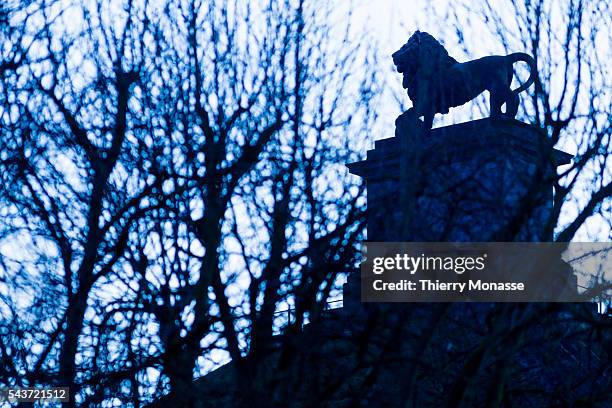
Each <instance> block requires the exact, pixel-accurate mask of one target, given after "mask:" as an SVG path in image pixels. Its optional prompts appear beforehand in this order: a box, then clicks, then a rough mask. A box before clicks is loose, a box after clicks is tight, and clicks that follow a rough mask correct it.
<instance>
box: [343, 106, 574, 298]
mask: <svg viewBox="0 0 612 408" xmlns="http://www.w3.org/2000/svg"><path fill="white" fill-rule="evenodd" d="M396 126H397V129H396V136H395V137H393V138H389V139H383V140H378V141H376V143H375V147H374V149H373V150H370V151H368V152H367V159H366V160H364V161H361V162H357V163H351V164H348V165H347V166H348V168H349V170H350V172H351V173H353V174H356V175H358V176H361V177H363V178H364V179H365V181H366V184H367V194H368V224H367V227H368V241H370V242H399V241H412V242H444V241H450V242H487V241H525V242H529V241H535V242H538V241H550V240H552V227H553V226H554V224H552V225H551V223H550V222H549V221H550V215H551V210H552V204H553V202H552V201H553V200H552V199H553V183H554V179H555V177H554V176H555V174H556V168H557V166H559V165H562V164H567V163H570V161H571V158H572V156H571V155H569V154H567V153H565V152H562V151H559V150H556V149H554V148H552V146H550V144H549V143H548V140H547V138H546V137H545V135H544V134H543V133H542V131H541V130H539V129H537V128H535V127H533V126H531V125H528V124H525V123H522V122H519V121H517V120H514V119H491V118H487V119H480V120H475V121H472V122H467V123H460V124H456V125H452V126H446V127H442V128H437V129H433V130H431V131H430V132H429V133H428V134H426V133H425V132H423V131H422V129H421V128H419V127H418V126H415V124H414V123H410V122H408V121H404V120H403V117H402V116H400V117H399V118H398V121H397V122H396ZM349 281H350V282H349V284H347V285H346V287H345V291H346V292H347V293H346V295H347V296H348V298H347V297H345V304H347V303H350V302H351V300H350V299H351V298H352V299H355V295H356V294H357V296H358V294H359V288H358V287H351V286H355V285H358V279H355V278H353V279H351V278H349ZM357 299H358V297H357Z"/></svg>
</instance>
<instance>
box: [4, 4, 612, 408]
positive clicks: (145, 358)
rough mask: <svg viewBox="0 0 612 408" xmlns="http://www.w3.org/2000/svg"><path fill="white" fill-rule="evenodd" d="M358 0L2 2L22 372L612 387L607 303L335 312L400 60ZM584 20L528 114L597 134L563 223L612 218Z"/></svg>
mask: <svg viewBox="0 0 612 408" xmlns="http://www.w3.org/2000/svg"><path fill="white" fill-rule="evenodd" d="M568 2H569V3H571V4H572V5H573V6H572V7H573V8H572V9H571V10H573V11H572V13H573V14H571V15H570V17H569V21H570V23H571V24H574V25H575V24H578V26H579V25H580V23H581V21H582V20H580V17H578V15H580V13H588V12H590V11H589V10H587V9H586V8H585V9H583V6H582V4H581V3H580V2H578V3H577V4H575V5H574V3H576V2H574V1H568ZM526 3H528V4H529V6H528V7H532V5H531V3H532V2H526ZM574 6H575V7H574ZM344 7H345V5H338V4H335V3H328V2H319V1H316V2H315V1H313V2H308V1H305V0H295V1H290V0H280V1H273V0H270V1H263V2H249V1H238V0H236V1H232V0H219V1H211V2H204V1H193V0H167V1H156V2H149V1H147V0H141V1H139V0H91V1H84V2H74V3H71V2H67V1H53V0H48V1H36V0H9V1H7V2H2V3H0V384H2V385H8V386H48V385H69V386H70V387H71V392H72V394H73V396H74V398H73V399H72V401H71V402H70V403H67V404H66V406H132V407H140V406H145V405H147V404H149V403H152V402H154V401H158V400H159V399H160V398H162V397H163V396H164V395H166V394H169V393H170V396H167V397H165V398H166V399H165V400H161V404H162V405H163V406H168V407H170V406H180V404H187V405H186V406H188V404H190V403H194V404H195V402H194V401H198V404H203V405H201V406H228V405H232V404H236V405H238V404H241V405H243V406H290V405H296V406H322V405H325V404H326V403H327V402H329V404H331V405H328V406H355V404H357V403H359V402H360V401H361V402H364V403H368V404H369V405H370V406H376V401H380V400H377V399H376V398H377V396H379V395H380V393H381V387H383V389H384V384H395V385H396V388H395V389H401V390H402V391H401V392H395V393H394V394H393V393H391V394H389V395H393V396H394V397H393V398H396V400H395V401H396V402H397V401H398V399H401V401H403V402H404V403H405V404H408V405H407V406H419V402H420V403H423V402H427V403H429V404H435V406H439V403H440V401H444V402H446V404H447V406H449V407H450V406H457V405H458V404H459V403H461V402H463V403H464V404H466V406H467V405H470V404H487V406H503V405H504V404H505V405H508V404H510V403H511V402H512V401H514V403H516V404H519V403H520V406H529V405H527V403H525V401H530V400H529V395H531V394H537V396H538V398H539V399H538V400H537V401H540V402H542V401H545V402H546V404H547V405H554V404H558V405H560V406H567V405H572V404H573V405H576V404H578V403H582V404H583V405H584V406H589V404H594V403H600V404H606V403H607V402H608V401H609V390H610V387H609V386H610V370H611V369H612V367H611V366H610V361H611V359H610V356H609V354H606V352H605V350H606V345H609V344H610V340H611V338H610V330H609V329H610V321H609V320H605V319H603V318H602V317H601V316H598V315H596V314H595V313H594V312H593V310H592V308H591V309H589V307H588V306H586V307H585V306H577V307H576V308H570V307H568V308H559V307H556V306H555V307H552V306H550V307H547V306H538V305H531V306H516V305H505V306H501V305H489V306H484V307H482V308H477V309H475V310H472V308H465V310H464V308H459V309H458V310H456V309H451V310H450V311H449V310H446V307H442V306H440V307H437V306H435V307H434V306H431V307H425V308H424V309H423V308H415V309H405V308H400V309H398V310H396V312H394V313H388V311H386V310H385V309H384V308H382V309H380V310H379V309H376V310H374V311H371V312H370V313H369V314H367V316H366V315H365V314H364V316H363V318H362V319H358V321H354V320H352V318H349V317H347V315H346V314H342V313H339V312H337V311H330V310H328V309H329V308H330V305H331V306H333V305H335V304H336V303H333V302H332V303H330V300H332V299H335V298H337V296H338V294H339V286H340V282H341V281H342V279H343V277H344V275H345V273H347V272H350V271H353V270H354V269H355V267H356V265H357V264H358V258H359V243H360V242H362V241H363V240H364V239H365V218H366V217H365V214H366V212H365V210H366V208H365V186H364V185H362V184H361V183H360V182H359V180H358V179H357V178H355V177H353V176H350V175H349V174H348V173H347V171H346V169H345V167H344V164H345V163H348V162H354V161H356V160H358V158H359V156H360V155H362V154H363V153H364V152H365V150H366V147H367V146H366V144H365V142H366V141H367V137H371V130H372V129H373V126H374V124H375V122H376V119H377V116H376V112H375V109H374V108H375V107H376V104H375V97H376V96H377V95H380V94H382V91H381V90H380V84H381V83H383V81H382V79H381V74H380V72H379V64H376V63H375V62H376V59H375V58H376V53H374V52H372V50H371V49H370V48H368V47H369V44H370V43H371V42H370V41H368V39H367V38H366V37H365V35H364V34H363V33H362V32H360V30H359V27H355V26H352V25H351V24H350V21H351V12H350V10H344ZM585 7H586V6H585ZM597 7H603V8H605V7H607V6H605V5H602V6H597ZM530 10H531V9H530ZM597 10H598V12H599V13H603V12H604V11H601V10H600V9H597ZM532 12H533V10H531V11H529V13H532ZM539 13H540V14H533V15H535V16H544V15H545V14H546V13H545V10H540V11H539ZM576 13H578V14H576ZM527 16H528V18H529V19H530V20H529V24H530V25H529V27H539V26H538V24H543V23H541V21H540V20H536V21H533V19H532V18H533V17H532V14H528V15H527ZM494 22H495V23H499V21H498V20H495V21H494ZM543 27H546V26H545V25H543ZM572 27H573V28H568V34H567V35H568V37H567V38H568V39H567V42H566V44H565V45H566V48H565V49H566V50H567V54H554V55H564V58H562V61H565V65H564V66H565V67H566V83H572V84H574V85H573V86H571V87H569V88H568V89H567V90H566V89H565V88H563V91H562V94H561V96H560V98H561V99H560V100H558V103H557V102H551V99H550V93H551V90H550V89H551V88H552V87H554V86H555V85H554V84H553V82H554V80H552V79H551V78H550V77H547V76H546V72H547V71H546V70H548V67H550V65H549V64H547V63H546V61H547V58H548V59H551V58H552V57H551V55H546V54H544V55H539V56H538V55H534V56H535V57H536V63H537V64H538V68H540V69H544V71H543V73H544V75H540V78H541V79H540V80H539V82H537V83H536V85H537V86H536V90H535V93H534V94H533V96H532V100H531V105H529V108H528V112H522V113H523V114H525V113H534V116H533V117H535V118H536V122H537V125H539V126H541V127H545V128H546V129H547V130H548V131H549V137H550V138H551V140H552V141H553V142H557V141H559V140H561V139H562V138H563V137H568V138H570V139H571V138H572V137H574V138H575V143H576V145H577V146H578V147H579V155H578V157H577V160H576V161H575V163H574V166H573V167H572V169H569V170H567V171H566V172H565V173H564V174H562V175H561V177H559V178H558V179H557V180H556V188H557V191H559V192H560V194H557V195H555V207H554V209H555V211H554V213H553V217H552V218H551V220H550V222H549V225H548V226H547V228H548V229H550V230H551V231H552V230H553V229H555V228H556V229H557V230H558V235H557V236H558V238H559V240H563V241H568V240H570V239H572V238H573V237H574V236H575V235H576V233H577V231H579V230H580V228H582V227H583V226H585V225H587V224H588V221H589V220H593V219H595V220H596V222H599V224H598V225H605V224H606V223H607V226H608V227H609V223H610V202H609V201H608V199H609V197H610V196H611V195H612V186H611V184H610V171H609V168H610V166H609V163H608V161H609V157H608V155H609V153H610V143H609V142H610V124H609V118H610V109H609V94H607V96H606V95H605V94H601V93H598V87H603V86H606V84H608V82H605V81H604V82H602V80H601V76H600V73H599V71H597V70H598V69H600V68H598V66H597V63H601V64H604V63H605V58H606V56H603V57H601V61H600V60H599V59H598V57H597V56H595V57H593V56H591V54H590V52H591V51H592V49H590V48H589V46H588V44H592V43H593V42H595V41H600V39H599V37H597V36H596V35H594V34H593V35H591V36H589V34H588V33H586V32H585V33H582V34H581V35H580V36H579V37H580V38H581V40H580V41H583V42H582V43H581V42H580V41H578V42H577V40H575V38H576V37H575V35H576V34H575V32H576V31H575V30H576V28H575V27H574V26H572ZM594 27H597V26H596V25H594ZM538 32H539V31H533V30H532V29H531V28H530V29H529V30H527V31H521V34H523V35H524V36H525V38H527V39H526V40H525V41H526V43H527V44H529V41H531V43H532V44H535V45H534V47H535V48H534V49H535V50H539V49H541V48H540V47H542V46H541V45H539V44H537V43H533V41H535V39H539V38H542V37H541V36H539V35H537V33H538ZM608 32H609V31H608ZM549 34H550V33H549ZM530 36H532V37H530ZM398 42H399V41H398ZM531 51H533V50H531ZM584 53H587V54H588V55H589V58H591V57H592V59H589V60H588V61H587V60H581V59H580V58H579V56H580V55H582V54H584ZM534 54H535V53H534ZM585 58H586V57H585ZM576 61H577V62H576ZM388 62H389V64H390V63H391V61H388ZM576 63H577V64H579V66H578V67H577V68H575V66H574V65H573V64H576ZM576 70H577V71H576ZM582 72H590V74H591V76H590V77H588V78H591V79H586V80H585V79H584V78H585V76H584V75H583V74H582ZM583 89H586V91H584V90H583ZM555 97H556V96H555ZM606 98H607V101H608V105H607V106H605V101H606ZM555 101H557V99H555ZM602 103H603V104H604V105H602ZM553 104H554V106H553ZM602 106H603V107H602ZM583 107H585V108H584V109H583ZM532 111H534V112H532ZM584 130H588V132H585V131H584ZM390 133H391V132H390ZM568 220H569V221H568ZM602 220H604V221H602ZM587 226H588V227H589V228H590V229H589V230H588V232H590V233H594V234H595V232H593V231H592V224H591V225H587ZM608 238H609V237H608ZM469 313H474V314H476V315H478V317H477V318H474V319H472V320H471V321H470V322H469V323H468V322H467V321H465V320H461V319H465V316H466V315H468V314H469ZM406 322H414V324H413V323H410V324H406ZM416 322H419V323H418V324H417V323H416ZM281 332H282V333H281ZM400 338H407V339H408V338H409V339H410V341H407V342H404V343H401V342H399V341H398V339H400ZM400 343H401V344H403V345H399V344H400ZM549 343H550V344H551V345H550V346H549ZM441 350H445V353H444V357H443V358H439V357H438V356H439V353H440V351H441ZM552 352H554V353H555V355H552V354H551V353H552ZM556 353H559V359H562V361H563V364H559V365H556V366H555V370H557V372H554V373H552V375H553V376H555V382H554V383H552V382H551V383H546V384H544V381H543V380H542V378H548V377H542V375H551V374H542V373H543V372H544V371H546V370H548V372H550V371H551V369H550V361H557V362H558V359H557V357H556V355H557V354H556ZM517 356H520V358H518V357H517ZM390 360H393V361H394V364H397V363H398V362H399V363H406V364H405V365H403V366H401V367H400V368H394V370H395V371H392V372H397V373H399V374H398V376H397V377H396V379H395V380H394V379H393V378H389V371H388V370H387V371H385V369H384V367H385V364H387V362H388V361H390ZM230 361H231V363H230V364H226V365H225V366H223V367H222V368H221V369H219V370H217V371H215V372H214V373H213V374H212V376H208V378H211V380H210V381H209V382H205V384H201V382H202V380H199V381H198V382H196V383H195V385H194V382H193V381H194V379H195V378H198V377H201V376H203V375H204V374H206V373H209V372H211V370H213V369H215V368H217V367H220V366H221V365H223V364H225V363H227V362H230ZM381 367H383V368H381ZM402 370H403V371H402ZM204 378H207V377H204ZM398 378H401V379H402V380H401V381H399V382H398V381H397V379H398ZM513 378H514V379H516V378H518V379H519V380H520V381H516V382H513V381H512V380H513ZM485 380H486V381H489V380H491V382H490V383H489V385H488V386H487V387H488V388H487V391H486V394H481V393H480V391H479V388H478V384H479V383H480V382H482V381H485ZM568 390H573V391H572V392H568ZM564 395H567V398H565V397H564ZM168 399H169V400H168ZM186 401H190V402H189V403H186ZM206 401H208V402H206ZM215 401H216V402H215ZM158 402H159V401H158ZM392 403H393V402H390V403H389V404H392ZM410 404H413V405H410ZM389 406H392V405H389ZM432 406H434V405H432ZM517 406H519V405H517ZM534 406H536V405H534ZM540 406H541V405H540Z"/></svg>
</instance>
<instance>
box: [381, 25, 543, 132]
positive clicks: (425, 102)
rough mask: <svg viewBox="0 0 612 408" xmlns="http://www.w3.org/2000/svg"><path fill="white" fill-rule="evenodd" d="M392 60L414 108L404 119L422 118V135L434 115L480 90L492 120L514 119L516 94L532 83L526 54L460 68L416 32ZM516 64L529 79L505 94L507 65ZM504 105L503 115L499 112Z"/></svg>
mask: <svg viewBox="0 0 612 408" xmlns="http://www.w3.org/2000/svg"><path fill="white" fill-rule="evenodd" d="M392 57H393V63H394V64H395V66H396V67H397V71H398V72H400V73H402V74H404V78H403V81H402V86H403V87H404V88H405V89H406V90H407V91H408V96H409V97H410V100H411V101H412V104H413V107H412V108H411V109H409V110H408V111H407V112H405V113H404V115H407V116H412V117H414V118H419V117H421V116H423V122H424V125H425V128H426V129H427V130H429V129H431V126H432V123H433V118H434V115H435V114H436V113H448V110H449V108H451V107H455V106H460V105H463V104H464V103H467V102H469V101H470V100H472V99H474V98H475V97H476V96H478V95H479V94H480V93H482V92H483V91H485V90H487V91H489V93H490V109H491V113H490V115H491V117H499V116H502V115H503V116H506V117H510V118H514V117H515V116H516V112H517V110H518V105H519V96H518V94H519V93H520V92H523V91H524V90H526V89H527V88H528V87H529V86H530V85H531V84H532V83H533V82H534V79H535V75H536V66H535V61H534V60H533V58H532V57H531V56H529V55H527V54H525V53H522V52H517V53H514V54H510V55H506V56H502V55H492V56H488V57H484V58H479V59H476V60H473V61H467V62H463V63H460V62H457V60H455V59H454V58H452V57H450V56H449V55H448V52H447V51H446V50H445V49H444V47H443V46H442V44H440V43H439V42H438V41H437V40H436V39H435V38H434V37H432V36H431V35H429V34H427V33H425V32H421V31H417V32H415V33H414V34H413V35H412V36H411V37H410V38H409V39H408V42H407V43H406V44H404V46H402V48H400V49H399V50H398V51H397V52H395V53H393V55H392ZM518 61H524V62H526V63H528V64H529V68H530V74H529V79H527V81H526V82H525V83H524V84H522V85H521V86H519V87H518V88H517V89H510V84H511V82H512V76H513V67H512V65H513V64H514V63H515V62H518ZM504 103H505V104H506V111H505V112H502V105H503V104H504Z"/></svg>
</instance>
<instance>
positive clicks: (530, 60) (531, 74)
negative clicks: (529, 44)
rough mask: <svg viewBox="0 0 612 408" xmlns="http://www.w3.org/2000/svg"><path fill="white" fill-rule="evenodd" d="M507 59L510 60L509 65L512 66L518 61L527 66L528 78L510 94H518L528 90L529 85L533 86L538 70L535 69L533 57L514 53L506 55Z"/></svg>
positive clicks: (522, 53)
mask: <svg viewBox="0 0 612 408" xmlns="http://www.w3.org/2000/svg"><path fill="white" fill-rule="evenodd" d="M508 58H509V60H510V64H514V63H515V62H518V61H524V62H526V63H527V64H529V78H527V81H525V83H524V84H522V85H521V86H519V87H518V88H516V89H514V90H513V91H512V93H514V94H518V93H521V92H523V91H524V90H526V89H527V88H529V87H530V86H531V84H533V82H534V81H535V76H536V75H537V72H538V69H537V67H536V63H535V60H534V59H533V57H532V56H531V55H529V54H525V53H524V52H515V53H513V54H510V55H508Z"/></svg>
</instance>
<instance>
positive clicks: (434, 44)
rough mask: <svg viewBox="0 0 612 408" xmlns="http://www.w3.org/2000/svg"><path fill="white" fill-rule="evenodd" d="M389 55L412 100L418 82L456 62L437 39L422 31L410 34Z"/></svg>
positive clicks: (428, 78) (434, 75) (413, 99)
mask: <svg viewBox="0 0 612 408" xmlns="http://www.w3.org/2000/svg"><path fill="white" fill-rule="evenodd" d="M391 57H392V58H393V63H394V64H395V66H396V68H397V72H400V73H402V74H404V80H403V82H402V85H403V86H404V88H406V89H407V90H408V96H409V97H410V99H411V100H412V101H413V102H415V98H416V89H415V85H416V84H417V83H418V82H420V81H428V80H430V79H431V78H432V77H437V76H438V75H437V73H439V72H440V71H441V70H442V69H444V68H447V67H448V66H450V65H453V64H456V63H457V61H456V60H455V59H454V58H452V57H451V56H449V55H448V52H447V51H446V49H444V47H443V46H442V44H440V43H439V42H438V40H436V39H435V38H434V37H432V36H431V35H429V34H427V33H426V32H422V31H417V32H415V33H414V34H412V36H410V38H409V39H408V42H407V43H406V44H404V45H403V46H402V48H400V49H399V50H398V51H396V52H394V53H393V55H392V56H391Z"/></svg>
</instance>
